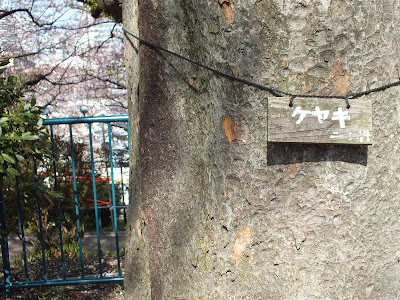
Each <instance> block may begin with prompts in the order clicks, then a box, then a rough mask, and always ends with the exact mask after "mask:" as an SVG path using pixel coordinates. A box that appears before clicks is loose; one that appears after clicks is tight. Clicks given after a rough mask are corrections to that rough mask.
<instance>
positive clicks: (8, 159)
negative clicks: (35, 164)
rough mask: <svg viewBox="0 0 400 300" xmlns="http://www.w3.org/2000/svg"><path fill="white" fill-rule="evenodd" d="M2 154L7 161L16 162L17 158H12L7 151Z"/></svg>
mask: <svg viewBox="0 0 400 300" xmlns="http://www.w3.org/2000/svg"><path fill="white" fill-rule="evenodd" d="M1 156H3V158H4V160H5V161H6V162H9V163H10V164H15V159H14V158H12V157H11V156H10V155H8V154H6V153H2V154H1Z"/></svg>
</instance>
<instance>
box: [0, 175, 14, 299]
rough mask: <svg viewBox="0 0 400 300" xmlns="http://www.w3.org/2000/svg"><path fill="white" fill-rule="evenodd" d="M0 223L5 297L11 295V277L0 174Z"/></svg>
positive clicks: (0, 177)
mask: <svg viewBox="0 0 400 300" xmlns="http://www.w3.org/2000/svg"><path fill="white" fill-rule="evenodd" d="M0 224H1V255H2V258H3V272H4V289H5V292H6V298H10V297H11V295H12V289H11V287H12V278H11V266H10V254H9V252H8V250H9V248H8V228H7V220H6V208H5V203H4V194H3V177H2V176H0Z"/></svg>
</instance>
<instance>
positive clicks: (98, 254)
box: [88, 123, 103, 277]
mask: <svg viewBox="0 0 400 300" xmlns="http://www.w3.org/2000/svg"><path fill="white" fill-rule="evenodd" d="M88 125H89V146H90V163H91V167H92V180H93V200H94V209H95V219H96V235H97V256H98V258H99V273H100V277H103V268H102V264H101V246H100V227H99V209H98V207H97V190H96V177H95V174H94V159H93V141H92V124H91V123H89V124H88Z"/></svg>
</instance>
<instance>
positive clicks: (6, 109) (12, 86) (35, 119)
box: [0, 61, 50, 185]
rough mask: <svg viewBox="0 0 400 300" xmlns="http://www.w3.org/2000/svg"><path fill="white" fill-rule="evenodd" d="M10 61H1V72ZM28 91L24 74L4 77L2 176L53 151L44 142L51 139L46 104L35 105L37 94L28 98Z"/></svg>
mask: <svg viewBox="0 0 400 300" xmlns="http://www.w3.org/2000/svg"><path fill="white" fill-rule="evenodd" d="M7 64H8V61H2V62H0V74H2V73H4V71H5V69H6V66H7ZM27 92H29V91H28V90H27V89H26V87H25V86H24V79H23V76H22V75H21V76H20V77H19V78H17V77H14V76H9V77H7V78H5V77H0V114H1V115H0V177H4V176H6V177H7V179H9V180H12V178H13V177H15V176H17V175H19V169H20V168H21V166H22V164H23V163H24V162H25V161H26V160H27V159H29V158H35V159H42V158H44V157H48V156H49V155H50V152H48V151H46V148H45V147H44V148H43V143H49V135H48V134H47V133H46V131H45V129H44V127H43V126H42V124H43V120H42V118H41V117H40V112H41V109H42V108H41V107H37V106H35V105H36V100H35V98H32V99H31V100H30V101H28V100H27V99H25V98H24V94H26V93H27ZM33 141H36V142H35V143H33ZM0 185H1V182H0Z"/></svg>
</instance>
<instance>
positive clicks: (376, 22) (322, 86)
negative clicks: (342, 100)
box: [124, 0, 400, 299]
mask: <svg viewBox="0 0 400 300" xmlns="http://www.w3.org/2000/svg"><path fill="white" fill-rule="evenodd" d="M399 15H400V4H399V1H395V0H384V1H371V0H369V1H349V0H346V1H343V0H340V1H339V0H332V1H331V0H319V1H317V0H257V1H256V0H235V1H233V0H224V1H221V0H220V1H218V0H174V1H171V0H163V1H161V0H140V2H139V4H137V0H125V1H124V23H125V24H124V26H125V29H126V30H128V31H130V32H132V33H138V32H139V33H140V36H141V38H143V39H145V40H148V41H151V42H154V43H156V44H158V45H160V46H163V47H165V48H169V49H170V50H172V51H176V52H179V53H181V54H183V55H185V56H187V57H190V58H191V59H194V60H197V61H200V62H202V63H204V64H207V65H209V66H211V67H214V68H217V69H219V70H221V71H223V72H226V73H229V74H234V75H237V76H238V77H242V78H246V79H249V80H253V81H256V82H259V83H262V84H266V85H271V86H274V87H277V88H281V89H284V90H287V91H289V92H293V93H313V94H316V93H320V94H321V93H322V94H340V93H345V92H346V91H362V90H365V89H367V88H371V87H376V86H378V85H379V84H381V83H382V84H385V83H388V82H391V81H394V80H397V77H398V73H397V70H396V66H395V65H396V63H397V59H398V55H399V46H400V42H399V36H400V18H399ZM137 17H138V21H137ZM137 24H139V26H138V25H137ZM133 45H134V46H135V47H137V48H139V54H138V53H136V52H135V50H134V48H133V47H132V46H133ZM126 48H127V54H126V57H127V60H126V63H127V70H128V78H129V85H130V118H131V122H130V126H131V133H132V137H133V138H132V143H131V151H132V158H131V193H130V195H131V199H130V201H131V205H130V215H129V231H130V235H129V236H130V237H129V242H128V250H127V267H126V280H125V288H126V298H127V299H294V298H296V297H297V298H298V299H367V298H369V299H399V298H400V267H399V263H398V262H399V260H400V247H399V245H400V234H399V230H400V222H399V219H400V202H399V194H400V185H399V178H400V172H399V170H400V162H399V159H398V157H397V156H398V155H399V146H400V142H399V125H400V124H399V123H400V114H399V109H400V107H399V94H398V89H397V88H393V89H390V90H386V91H385V92H381V93H374V94H370V95H368V96H367V97H368V98H369V99H371V101H372V103H373V126H374V134H375V140H374V144H373V145H372V146H369V147H367V146H324V145H291V144H268V143H267V109H266V104H267V97H268V96H271V95H270V94H268V93H266V92H265V91H261V90H258V89H256V88H253V87H249V86H246V85H243V84H241V83H236V82H232V81H230V80H228V79H224V78H221V77H219V76H217V75H215V74H213V73H211V72H209V71H206V70H204V69H201V68H199V67H196V66H194V65H191V64H190V63H187V62H184V61H182V60H180V59H178V58H176V57H173V56H171V55H168V54H165V53H162V52H157V51H155V50H153V49H151V48H149V47H148V46H145V45H140V47H139V46H138V44H137V41H135V39H134V38H133V37H130V41H128V40H127V41H126ZM283 101H288V100H283ZM230 141H231V143H230ZM297 298H296V299H297Z"/></svg>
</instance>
